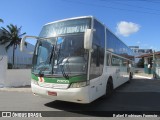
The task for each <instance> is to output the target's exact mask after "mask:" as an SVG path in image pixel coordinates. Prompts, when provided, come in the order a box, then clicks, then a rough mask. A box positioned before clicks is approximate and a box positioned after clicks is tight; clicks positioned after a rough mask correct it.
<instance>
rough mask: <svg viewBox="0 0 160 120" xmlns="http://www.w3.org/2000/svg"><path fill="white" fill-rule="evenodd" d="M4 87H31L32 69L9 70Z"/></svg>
mask: <svg viewBox="0 0 160 120" xmlns="http://www.w3.org/2000/svg"><path fill="white" fill-rule="evenodd" d="M4 84H5V86H4V87H19V86H26V85H31V70H30V69H8V70H7V73H6V81H5V83H4Z"/></svg>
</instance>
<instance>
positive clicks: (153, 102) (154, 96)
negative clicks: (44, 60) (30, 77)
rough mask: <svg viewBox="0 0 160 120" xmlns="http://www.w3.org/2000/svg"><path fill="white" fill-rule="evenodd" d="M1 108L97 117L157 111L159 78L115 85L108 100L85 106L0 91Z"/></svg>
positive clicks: (159, 107) (159, 97) (21, 93)
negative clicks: (124, 112) (105, 113)
mask: <svg viewBox="0 0 160 120" xmlns="http://www.w3.org/2000/svg"><path fill="white" fill-rule="evenodd" d="M0 111H65V112H61V113H60V114H63V115H62V116H65V114H68V113H69V114H70V115H71V116H72V115H73V116H74V115H75V116H76V115H77V116H81V115H82V116H98V115H97V114H96V113H99V112H102V113H103V111H142V112H143V111H160V81H158V80H145V79H134V80H133V81H131V83H126V84H124V85H122V86H121V87H119V88H117V89H116V90H115V92H114V94H113V95H112V96H111V97H110V98H109V99H105V100H104V99H98V100H96V101H94V102H92V103H91V104H86V105H84V104H76V103H69V102H62V101H52V100H51V99H46V98H41V97H39V96H33V95H32V93H31V92H30V91H27V92H25V91H16V90H14V91H10V90H8V91H5V90H0ZM71 111H72V112H71ZM83 111H92V112H83ZM98 111H99V112H98ZM55 114H59V113H58V112H55Z"/></svg>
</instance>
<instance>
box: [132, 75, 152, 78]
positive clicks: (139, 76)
mask: <svg viewBox="0 0 160 120" xmlns="http://www.w3.org/2000/svg"><path fill="white" fill-rule="evenodd" d="M134 77H138V78H146V79H153V77H146V76H141V75H134Z"/></svg>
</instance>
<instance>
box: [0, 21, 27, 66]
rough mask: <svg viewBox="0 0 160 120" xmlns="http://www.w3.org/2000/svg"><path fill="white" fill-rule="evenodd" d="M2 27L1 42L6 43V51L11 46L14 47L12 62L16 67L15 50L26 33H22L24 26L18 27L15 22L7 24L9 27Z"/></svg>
mask: <svg viewBox="0 0 160 120" xmlns="http://www.w3.org/2000/svg"><path fill="white" fill-rule="evenodd" d="M1 28H2V36H1V38H0V44H3V45H6V51H7V50H8V49H9V48H10V47H13V59H12V64H13V67H14V56H15V50H16V49H17V45H20V42H21V38H22V36H23V35H25V34H26V33H22V34H21V28H22V27H19V28H18V27H17V26H16V25H13V24H10V25H7V28H4V27H1ZM25 45H27V43H25Z"/></svg>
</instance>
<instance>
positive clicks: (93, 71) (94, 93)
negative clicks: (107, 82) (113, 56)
mask: <svg viewBox="0 0 160 120" xmlns="http://www.w3.org/2000/svg"><path fill="white" fill-rule="evenodd" d="M102 54H103V55H102ZM103 62H104V53H103V52H102V53H101V51H100V47H98V46H97V45H94V46H93V52H92V55H91V66H90V87H91V91H90V95H91V97H92V99H94V98H97V97H99V96H101V95H102V90H103V87H102V85H103V84H102V79H101V77H102V73H103Z"/></svg>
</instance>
